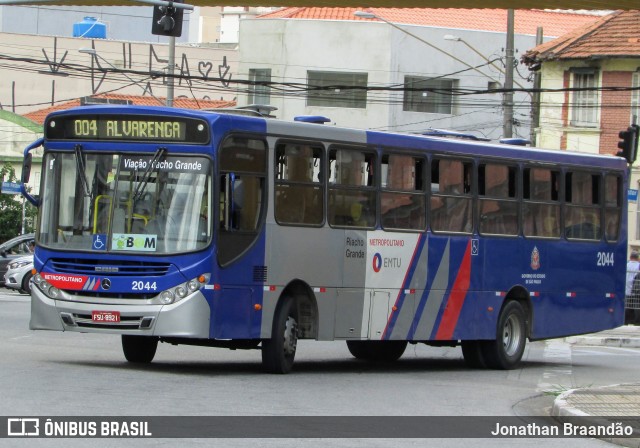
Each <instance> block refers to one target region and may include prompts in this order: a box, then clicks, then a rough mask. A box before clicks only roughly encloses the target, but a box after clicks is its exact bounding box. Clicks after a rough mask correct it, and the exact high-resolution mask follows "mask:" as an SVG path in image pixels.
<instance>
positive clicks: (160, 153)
mask: <svg viewBox="0 0 640 448" xmlns="http://www.w3.org/2000/svg"><path fill="white" fill-rule="evenodd" d="M166 154H167V148H163V147H160V148H158V150H157V151H156V153H155V154H154V155H153V159H151V162H149V165H147V169H146V170H145V171H144V173H143V174H142V179H140V183H139V184H138V187H137V188H136V191H135V192H134V193H133V200H134V201H136V200H138V199H140V198H141V197H142V195H143V194H144V190H145V188H146V187H147V184H148V183H149V178H150V177H151V170H152V169H153V167H154V166H156V162H158V161H160V160H161V159H164V157H165V156H166Z"/></svg>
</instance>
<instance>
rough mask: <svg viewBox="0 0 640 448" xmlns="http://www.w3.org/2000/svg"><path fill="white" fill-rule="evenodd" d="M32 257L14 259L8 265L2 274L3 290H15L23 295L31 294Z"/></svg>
mask: <svg viewBox="0 0 640 448" xmlns="http://www.w3.org/2000/svg"><path fill="white" fill-rule="evenodd" d="M32 269H33V255H27V256H25V257H20V258H16V259H15V260H13V261H12V262H11V263H9V265H8V269H7V273H6V274H4V286H5V288H10V289H17V290H18V291H20V292H22V293H24V294H31V284H30V281H31V277H32V276H33V274H32V273H31V270H32Z"/></svg>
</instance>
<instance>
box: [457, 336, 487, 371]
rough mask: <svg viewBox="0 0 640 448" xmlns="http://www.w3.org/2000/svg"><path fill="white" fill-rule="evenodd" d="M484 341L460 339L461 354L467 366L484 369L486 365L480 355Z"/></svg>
mask: <svg viewBox="0 0 640 448" xmlns="http://www.w3.org/2000/svg"><path fill="white" fill-rule="evenodd" d="M483 343H484V341H462V342H461V344H460V345H461V346H462V356H463V357H464V362H465V364H466V365H467V367H470V368H472V369H484V368H485V367H486V366H487V365H486V363H485V362H484V356H483V355H482V344H483Z"/></svg>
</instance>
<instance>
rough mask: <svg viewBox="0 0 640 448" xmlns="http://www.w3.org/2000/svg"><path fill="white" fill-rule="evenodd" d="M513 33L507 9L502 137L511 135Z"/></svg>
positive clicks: (509, 13) (512, 15)
mask: <svg viewBox="0 0 640 448" xmlns="http://www.w3.org/2000/svg"><path fill="white" fill-rule="evenodd" d="M513 33H514V10H513V9H509V10H507V48H506V51H505V53H506V60H505V65H506V67H505V76H504V89H505V92H504V95H503V104H502V105H503V110H504V122H503V125H502V134H503V135H502V136H503V137H504V138H511V137H513V65H514V58H513Z"/></svg>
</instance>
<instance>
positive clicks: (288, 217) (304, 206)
mask: <svg viewBox="0 0 640 448" xmlns="http://www.w3.org/2000/svg"><path fill="white" fill-rule="evenodd" d="M322 155H323V148H322V147H313V146H309V145H306V144H290V143H287V144H281V145H278V146H277V147H276V168H277V169H276V182H275V184H276V186H275V201H274V202H275V218H276V221H277V222H278V223H280V224H288V225H296V224H308V225H320V224H322V222H323V220H324V187H323V185H324V179H323V176H322V172H321V169H322V165H323V163H324V162H323V160H322V159H323V157H322Z"/></svg>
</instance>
